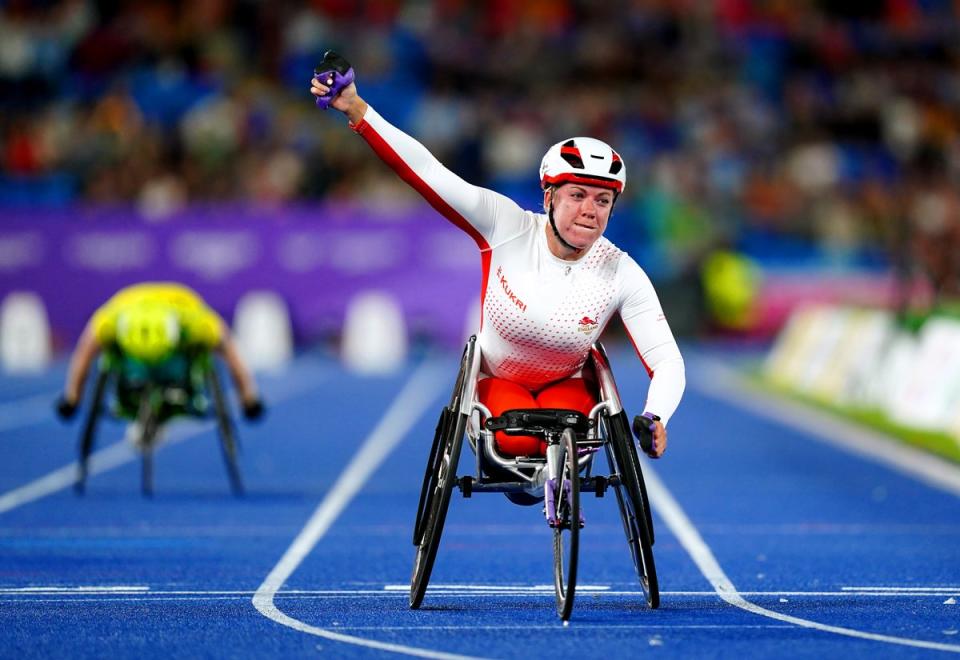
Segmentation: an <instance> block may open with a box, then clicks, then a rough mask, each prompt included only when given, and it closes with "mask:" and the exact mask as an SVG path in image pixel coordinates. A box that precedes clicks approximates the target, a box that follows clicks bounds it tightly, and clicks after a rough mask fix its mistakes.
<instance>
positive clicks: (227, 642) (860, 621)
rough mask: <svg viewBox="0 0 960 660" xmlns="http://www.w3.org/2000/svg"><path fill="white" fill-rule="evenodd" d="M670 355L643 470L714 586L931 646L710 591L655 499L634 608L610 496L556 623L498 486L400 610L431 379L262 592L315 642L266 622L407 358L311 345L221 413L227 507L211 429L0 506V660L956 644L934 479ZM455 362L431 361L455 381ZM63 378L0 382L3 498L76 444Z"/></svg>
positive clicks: (948, 521)
mask: <svg viewBox="0 0 960 660" xmlns="http://www.w3.org/2000/svg"><path fill="white" fill-rule="evenodd" d="M689 355H690V357H689V361H690V374H691V385H690V388H689V390H688V393H687V395H686V397H685V399H684V402H683V404H682V406H681V408H680V410H679V412H678V413H677V416H676V417H675V418H674V420H673V421H672V422H671V427H670V433H671V435H670V450H669V452H668V455H667V458H665V459H664V460H662V461H658V462H654V463H652V464H650V465H651V468H652V469H654V470H656V475H657V477H659V479H660V480H661V481H662V483H663V485H664V487H665V488H666V489H667V491H668V492H669V494H670V495H671V496H672V497H673V498H675V501H676V503H677V504H678V506H679V507H680V508H681V509H682V511H683V513H684V515H685V516H686V517H687V518H688V520H689V522H690V524H691V525H692V526H693V527H694V528H695V530H696V532H697V533H698V534H699V536H700V538H701V539H702V541H703V543H704V544H705V545H706V546H707V547H708V549H709V551H710V552H711V553H712V556H713V557H714V558H715V561H716V563H717V565H718V566H719V567H721V568H722V570H723V572H724V573H725V575H726V576H727V577H728V578H729V581H730V582H731V583H732V584H733V585H735V588H736V593H737V595H738V596H739V597H740V598H742V599H745V600H746V601H749V602H751V603H753V604H755V605H756V606H757V607H759V608H762V609H765V610H769V611H773V612H777V613H780V614H782V615H784V616H786V617H793V618H795V619H802V620H805V621H812V622H816V623H818V624H823V625H824V626H833V627H836V628H843V629H852V630H857V631H862V632H863V633H866V634H871V635H875V636H879V637H892V638H898V639H906V640H916V641H917V642H919V643H921V644H928V645H937V648H941V650H933V649H931V648H925V647H922V646H909V645H903V644H891V643H887V642H884V641H878V640H875V639H857V638H851V637H847V636H844V635H841V634H835V633H833V632H829V631H826V630H818V629H810V628H804V627H802V626H798V625H794V624H791V623H787V622H784V621H778V620H774V619H771V618H768V617H765V616H760V615H758V614H756V613H752V612H749V611H744V610H742V609H739V608H738V607H734V606H732V605H730V604H728V603H727V602H724V600H723V599H721V598H720V597H719V596H718V595H717V593H716V591H715V590H714V587H713V586H712V584H711V582H710V581H709V580H708V579H707V578H706V577H705V576H704V573H703V572H702V571H701V567H700V566H699V565H698V564H697V563H695V562H694V560H693V559H692V558H691V554H690V551H689V548H688V546H687V545H685V544H686V543H687V540H686V539H684V538H681V537H680V536H678V535H677V534H676V533H675V531H674V530H673V529H672V528H671V526H670V525H668V524H667V521H666V520H665V519H664V518H663V517H661V515H660V513H661V512H660V511H657V509H656V507H655V514H656V515H655V523H656V528H657V543H656V546H655V552H656V558H657V566H658V572H659V574H660V578H661V589H662V596H663V602H662V606H661V609H660V610H657V611H649V610H647V609H646V608H645V607H644V606H643V597H642V595H641V593H640V591H639V585H638V584H637V582H636V580H635V577H634V576H633V574H632V567H631V565H630V560H629V554H628V551H627V547H626V544H625V543H624V542H623V540H622V529H621V527H620V523H619V520H618V517H617V513H616V503H615V500H614V499H613V498H612V496H608V497H606V498H602V499H597V498H593V497H588V498H585V499H584V507H585V516H586V519H587V526H586V527H585V528H584V531H583V536H582V549H581V571H580V582H581V585H580V587H579V589H578V594H577V600H576V605H575V608H574V614H573V620H572V622H571V625H570V626H569V627H567V628H563V627H562V626H561V625H560V622H559V620H558V619H557V617H556V615H555V612H554V600H553V590H552V586H550V585H551V581H552V568H551V563H550V562H551V555H550V533H549V530H548V529H547V528H546V525H545V524H544V523H543V520H542V515H541V513H540V511H539V508H538V507H517V506H514V505H512V504H510V503H509V502H507V501H506V500H505V499H504V498H503V497H501V496H498V495H476V496H474V497H473V498H472V499H469V500H464V499H462V498H460V497H459V495H455V497H454V499H453V501H452V504H451V509H450V516H449V520H448V524H447V527H446V530H445V532H444V536H443V542H442V543H441V546H440V552H439V556H438V560H437V565H436V568H435V570H434V577H433V584H432V585H431V588H430V589H429V590H428V592H427V596H426V598H425V600H424V607H423V609H421V610H419V611H410V610H409V609H407V580H408V577H409V574H410V568H411V562H412V558H413V546H412V545H411V543H410V536H411V526H412V521H413V516H414V507H415V506H416V499H417V494H418V491H419V484H420V479H421V477H422V473H423V463H424V461H425V459H426V452H427V449H428V446H429V441H430V438H431V437H432V433H433V427H434V424H435V421H436V420H435V418H436V414H437V413H438V412H439V408H440V406H441V405H442V404H441V401H442V399H443V398H445V397H446V396H447V391H446V390H447V389H448V388H449V385H448V384H443V385H442V387H440V388H439V390H440V391H439V393H438V394H437V395H436V396H434V397H433V398H435V399H436V400H435V401H433V402H432V403H430V404H429V405H427V406H426V412H425V413H424V414H422V415H419V416H418V418H417V419H416V420H415V421H413V422H412V426H411V430H410V432H409V433H406V434H404V437H403V438H401V439H399V444H398V445H397V447H396V448H395V449H390V450H389V451H388V453H387V454H386V456H385V458H383V462H382V464H380V465H379V467H378V468H376V469H375V470H373V471H372V473H371V474H369V475H366V476H365V477H364V481H363V483H362V484H358V489H357V490H356V492H355V493H354V494H352V495H350V496H349V497H345V498H343V499H342V502H341V507H339V508H338V513H337V515H336V516H335V517H334V518H333V519H332V520H331V521H330V524H329V526H328V527H327V528H326V529H325V530H324V531H323V533H322V534H321V535H320V536H319V538H318V539H317V540H316V542H315V544H314V545H312V546H311V548H310V551H309V552H308V553H307V554H306V555H305V556H303V557H302V558H301V559H299V560H298V563H296V565H294V566H293V567H292V568H293V570H292V572H290V573H289V576H288V577H286V579H285V580H284V582H283V584H281V585H279V587H278V588H277V590H276V592H275V593H274V594H273V603H274V604H275V606H276V607H277V608H278V609H279V611H281V612H282V613H283V614H284V615H285V616H286V617H289V618H290V619H291V620H294V621H298V622H301V624H302V626H303V627H304V628H306V629H309V630H319V631H329V635H328V636H327V637H322V636H318V635H316V634H312V633H309V632H304V631H302V630H297V629H294V628H291V627H289V626H287V625H281V624H279V623H277V622H276V621H273V620H270V619H268V618H266V617H264V616H263V615H261V614H260V612H258V611H257V609H255V608H254V606H253V604H252V602H251V599H252V598H253V596H254V594H255V593H257V591H258V589H260V587H261V585H263V583H264V580H265V579H266V578H267V576H268V575H269V574H271V571H273V570H274V569H275V567H276V566H277V564H278V562H279V561H280V560H281V558H282V557H283V556H284V554H285V553H287V551H288V549H289V548H290V547H291V544H292V543H293V542H294V539H296V538H297V537H298V535H299V534H301V532H302V530H303V529H304V526H305V524H306V523H307V521H308V520H309V519H310V518H311V516H312V515H313V513H314V512H315V511H316V510H317V508H318V506H320V505H321V504H322V503H323V502H325V501H327V500H328V498H330V497H332V496H334V495H335V493H334V492H333V491H334V484H335V483H337V480H338V478H340V476H341V474H342V473H343V471H344V469H345V468H346V467H347V466H348V465H349V464H351V462H352V461H353V460H354V458H355V456H356V455H357V452H358V451H359V449H360V447H361V445H362V444H363V443H364V441H365V440H366V439H367V438H368V437H369V436H370V435H371V433H372V431H373V430H374V428H375V427H376V426H377V424H378V423H379V422H380V421H381V419H382V418H383V416H384V414H385V413H386V411H387V410H388V409H389V408H390V406H391V405H392V404H393V402H394V401H395V400H396V399H397V397H398V395H399V393H400V392H401V391H402V390H403V389H404V388H405V387H406V386H407V385H408V383H409V381H410V378H411V374H414V373H415V372H416V370H417V369H418V368H419V367H420V366H421V365H422V364H423V362H424V360H423V359H418V360H417V361H416V362H413V363H411V365H410V367H409V369H408V370H407V371H406V372H405V373H402V374H397V375H396V376H393V377H389V378H359V377H356V376H350V375H348V374H346V373H344V372H342V371H341V370H340V368H339V367H338V366H337V364H336V362H335V361H333V360H331V359H328V358H325V357H323V356H303V357H301V358H298V360H297V362H296V364H295V365H294V366H293V367H292V369H291V370H290V372H289V373H287V374H282V375H277V376H271V377H265V378H263V379H261V385H262V387H263V390H264V392H265V395H266V398H267V400H268V402H270V403H272V405H271V408H270V413H269V416H268V417H267V419H266V420H264V422H263V423H262V424H259V425H254V426H248V425H244V424H243V423H242V422H240V423H239V431H240V435H241V439H242V445H243V454H242V457H241V468H242V471H243V474H244V478H245V481H246V484H247V487H248V490H249V494H248V495H247V496H246V497H244V498H234V497H232V496H231V495H230V494H229V489H228V485H227V480H226V476H225V474H224V471H223V467H222V465H221V459H220V456H219V449H218V447H217V444H216V441H215V436H214V434H213V431H212V430H211V429H209V428H194V427H190V429H189V431H177V432H176V433H183V434H184V436H185V437H183V439H182V440H180V441H176V442H173V441H171V442H169V443H168V444H167V445H165V446H163V447H162V448H161V450H160V451H159V453H158V455H157V461H156V494H155V496H154V498H153V499H152V500H147V499H143V498H141V497H140V495H139V465H138V463H137V461H136V460H135V458H136V457H135V456H134V455H132V453H131V456H130V460H125V461H122V462H118V463H117V464H116V465H115V466H113V467H111V468H110V469H107V470H105V471H103V472H101V473H99V474H96V475H94V476H93V477H92V478H91V480H90V481H89V484H88V492H87V495H86V496H85V497H82V498H79V497H76V496H75V495H73V493H72V490H71V489H70V487H69V485H70V483H69V480H67V481H66V482H65V483H64V484H63V485H62V486H61V487H59V488H57V489H55V490H52V491H51V492H49V493H46V494H44V495H43V496H42V497H39V498H37V499H33V500H30V501H24V502H22V503H20V504H16V505H15V506H12V507H11V508H9V509H7V510H5V511H4V512H3V513H2V514H0V648H2V649H3V650H4V655H9V656H11V657H51V656H54V655H56V656H69V657H80V658H84V657H90V658H102V657H105V656H112V657H115V656H120V657H134V656H136V657H169V656H171V655H174V656H208V657H231V658H234V657H236V658H245V657H265V656H271V657H315V656H317V655H318V654H322V655H329V656H330V657H382V656H385V655H396V654H398V653H406V654H409V655H422V656H426V657H458V656H471V657H503V658H508V657H510V658H513V657H516V658H520V657H524V658H525V657H529V655H530V649H531V648H543V649H549V650H550V652H551V654H553V655H557V656H561V657H564V656H574V655H578V656H584V655H585V656H587V657H600V656H611V655H619V656H621V657H636V656H638V655H640V654H644V653H659V654H661V655H665V657H729V658H742V657H758V658H759V657H763V658H765V657H811V658H812V657H838V656H844V657H847V658H873V657H931V656H936V655H943V654H944V653H949V652H950V650H951V648H952V647H954V646H958V645H960V633H958V629H960V609H958V603H957V601H958V600H960V552H958V550H957V548H960V501H958V498H957V497H956V495H954V494H951V493H950V492H948V491H946V490H944V489H942V488H937V487H935V486H933V485H931V484H929V483H926V482H924V481H923V480H921V479H918V478H917V477H916V476H913V475H911V474H909V473H905V472H902V471H900V470H897V469H894V468H891V467H890V466H889V465H887V464H885V463H883V462H877V461H873V460H871V459H870V458H868V457H863V456H859V455H854V454H851V453H848V452H847V451H845V450H843V449H839V448H837V447H834V446H832V445H830V444H825V443H822V442H815V441H814V440H815V437H814V436H813V433H812V432H811V431H806V430H804V429H803V428H798V427H797V426H796V425H795V424H792V423H785V422H780V421H778V420H777V419H776V418H775V417H772V416H770V415H766V414H759V413H758V412H753V411H751V410H750V409H748V408H744V407H739V406H738V405H737V404H736V401H735V400H733V398H732V397H731V396H724V397H722V398H721V397H719V396H718V395H716V394H715V390H716V389H717V387H718V384H717V382H716V381H713V380H711V381H710V382H706V383H703V382H697V380H696V379H697V378H704V377H705V376H704V375H703V374H712V373H715V372H712V371H711V370H709V369H706V368H701V367H704V365H706V364H707V363H706V362H704V361H703V360H702V359H701V357H700V355H698V354H697V353H695V352H690V353H689ZM708 357H710V358H711V359H714V358H716V355H710V356H708ZM457 358H458V356H457V355H455V354H450V355H445V356H432V357H430V358H429V359H430V360H438V361H439V363H440V365H441V373H447V372H448V376H447V378H448V380H449V381H452V380H453V377H454V376H455V371H456V364H457ZM635 360H636V358H635V357H633V356H632V355H631V354H629V353H627V352H615V355H614V358H613V364H614V368H615V372H616V375H617V380H618V384H619V385H620V389H621V391H622V393H623V394H624V398H625V402H626V404H627V405H628V409H629V410H631V411H638V410H639V409H640V407H641V405H642V401H643V396H644V392H645V387H646V375H645V373H643V371H642V369H640V368H637V365H636V364H635ZM444 364H445V365H446V369H445V370H444V368H443V365H444ZM62 370H63V369H62V365H60V366H59V368H58V369H56V370H52V371H51V372H50V373H48V374H45V375H42V376H38V377H32V378H31V379H28V380H22V381H15V380H13V379H9V378H7V379H0V449H2V450H3V452H4V456H5V460H3V461H0V498H2V497H3V496H4V495H6V494H9V493H11V492H13V491H16V490H17V489H22V488H24V487H25V486H27V485H28V484H31V483H33V482H35V481H36V480H38V479H40V478H42V477H43V476H44V475H48V474H50V473H52V472H55V471H56V470H59V469H61V468H64V467H65V466H68V465H70V464H71V463H72V462H73V461H74V460H75V458H76V457H75V451H76V440H77V435H78V433H79V424H78V423H76V422H75V423H74V424H72V425H71V426H65V425H62V424H60V423H59V422H57V421H55V420H54V419H53V417H52V414H46V415H45V414H44V412H43V408H44V406H45V405H48V404H46V403H45V398H46V397H47V396H48V394H55V392H56V391H57V387H58V385H59V379H60V378H61V377H62ZM711 378H712V376H711ZM731 387H732V385H730V384H723V385H722V388H725V389H726V390H729V389H730V388H731ZM431 396H433V395H431ZM49 409H50V408H49V407H47V410H49ZM20 410H22V414H20V413H19V411H20ZM184 428H185V429H186V428H187V427H184ZM173 431H174V429H171V432H172V433H171V436H172V438H175V437H177V436H176V433H174V432H173ZM122 435H123V427H122V425H119V424H115V423H108V424H105V425H104V427H103V431H102V433H101V440H100V443H99V445H98V447H99V448H101V449H109V448H110V447H111V446H113V445H117V443H121V442H122V441H121V439H120V438H121V437H122ZM186 436H189V437H186ZM121 450H123V451H127V450H126V449H125V448H124V447H122V445H121V446H119V447H118V449H116V450H114V451H116V452H118V453H119V452H120V451H121ZM467 465H468V463H467V461H466V460H465V462H464V463H462V467H463V468H466V467H467ZM536 645H541V646H536ZM958 650H960V649H958Z"/></svg>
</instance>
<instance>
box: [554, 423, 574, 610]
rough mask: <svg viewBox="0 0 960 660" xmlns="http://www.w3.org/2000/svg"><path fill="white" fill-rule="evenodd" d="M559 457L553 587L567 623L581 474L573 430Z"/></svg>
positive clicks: (564, 439) (566, 435)
mask: <svg viewBox="0 0 960 660" xmlns="http://www.w3.org/2000/svg"><path fill="white" fill-rule="evenodd" d="M560 455H561V460H560V466H561V468H560V474H558V475H557V481H556V482H555V483H553V484H550V485H549V487H550V488H551V489H552V497H553V502H554V503H555V506H556V513H557V516H556V523H555V526H554V528H553V585H554V589H555V590H556V595H557V614H558V615H560V618H561V619H562V620H563V621H567V620H569V619H570V614H571V612H573V598H574V594H575V592H576V588H577V557H578V554H579V549H580V474H579V470H578V468H579V466H578V464H577V445H576V442H575V440H574V436H573V429H569V428H568V429H565V430H564V432H563V436H562V437H561V439H560Z"/></svg>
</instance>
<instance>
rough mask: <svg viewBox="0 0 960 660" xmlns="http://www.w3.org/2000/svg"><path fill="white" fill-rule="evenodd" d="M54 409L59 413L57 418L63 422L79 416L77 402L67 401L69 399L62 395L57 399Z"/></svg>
mask: <svg viewBox="0 0 960 660" xmlns="http://www.w3.org/2000/svg"><path fill="white" fill-rule="evenodd" d="M53 408H54V410H56V411H57V417H59V418H60V419H62V420H68V419H73V416H74V415H76V414H77V404H76V402H70V401H67V397H65V396H64V395H62V394H61V395H60V396H59V397H57V400H56V401H55V402H54V404H53Z"/></svg>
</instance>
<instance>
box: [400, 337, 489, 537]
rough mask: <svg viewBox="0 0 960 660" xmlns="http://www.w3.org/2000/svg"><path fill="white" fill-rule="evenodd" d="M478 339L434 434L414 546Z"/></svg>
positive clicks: (465, 354)
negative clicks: (444, 442) (444, 439)
mask: <svg viewBox="0 0 960 660" xmlns="http://www.w3.org/2000/svg"><path fill="white" fill-rule="evenodd" d="M476 339H477V338H476V337H475V336H473V337H470V340H469V341H468V342H467V345H466V346H465V347H464V349H463V354H462V355H461V356H460V371H459V372H458V373H457V380H456V382H455V383H454V384H453V393H452V394H451V395H450V405H448V406H446V407H445V408H444V409H443V411H441V413H440V419H439V420H437V428H436V430H435V431H434V432H433V444H431V446H430V455H429V456H428V457H427V466H426V468H425V469H424V473H423V482H422V484H421V486H420V501H419V503H418V504H417V519H416V521H415V522H414V524H413V544H414V545H417V546H418V545H420V541H421V540H423V526H424V522H425V521H426V518H427V512H428V511H429V510H430V507H431V504H432V502H431V498H432V496H433V493H435V492H436V486H437V484H436V476H437V469H438V467H439V461H440V457H441V456H442V452H441V447H442V446H443V438H446V437H447V435H448V434H449V433H450V425H451V424H452V423H454V422H455V421H456V413H457V411H458V410H459V409H460V397H461V396H462V394H463V383H464V380H465V379H466V377H467V371H468V370H469V369H470V364H471V362H472V361H473V351H474V346H475V344H476Z"/></svg>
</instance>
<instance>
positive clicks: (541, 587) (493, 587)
mask: <svg viewBox="0 0 960 660" xmlns="http://www.w3.org/2000/svg"><path fill="white" fill-rule="evenodd" d="M383 590H384V591H403V592H405V593H409V592H410V585H409V584H386V585H384V586H383ZM609 590H610V587H609V585H601V584H578V585H577V591H578V592H584V591H591V592H593V591H609ZM434 591H436V592H442V591H460V592H470V591H490V592H504V593H510V592H513V591H522V592H524V593H529V592H538V591H543V592H546V593H549V594H550V595H551V596H552V595H554V593H555V587H554V586H553V585H552V584H534V585H530V586H521V585H499V584H431V585H430V593H433V592H434Z"/></svg>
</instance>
